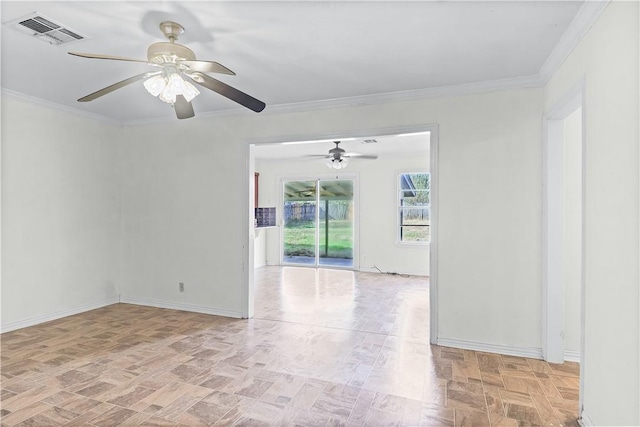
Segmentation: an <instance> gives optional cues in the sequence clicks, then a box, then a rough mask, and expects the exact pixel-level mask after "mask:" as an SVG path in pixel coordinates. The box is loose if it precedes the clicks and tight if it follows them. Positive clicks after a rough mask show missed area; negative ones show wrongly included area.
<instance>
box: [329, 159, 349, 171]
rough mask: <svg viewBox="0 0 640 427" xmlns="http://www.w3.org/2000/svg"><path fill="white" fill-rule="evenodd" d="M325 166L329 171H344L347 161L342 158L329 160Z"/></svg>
mask: <svg viewBox="0 0 640 427" xmlns="http://www.w3.org/2000/svg"><path fill="white" fill-rule="evenodd" d="M327 166H328V167H329V168H331V169H344V168H346V167H347V166H349V159H347V158H346V157H343V158H335V157H332V158H329V159H327Z"/></svg>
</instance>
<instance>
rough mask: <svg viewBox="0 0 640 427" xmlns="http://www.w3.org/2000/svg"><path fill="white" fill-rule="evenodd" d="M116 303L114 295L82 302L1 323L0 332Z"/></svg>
mask: <svg viewBox="0 0 640 427" xmlns="http://www.w3.org/2000/svg"><path fill="white" fill-rule="evenodd" d="M117 303H118V298H117V297H114V298H110V299H107V300H104V301H99V302H94V303H91V304H84V305H81V306H78V307H74V308H70V309H67V310H60V311H56V312H54V313H47V314H42V315H39V316H34V317H30V318H28V319H23V320H18V321H15V322H9V323H3V324H2V326H0V333H5V332H11V331H15V330H17V329H22V328H27V327H29V326H35V325H39V324H40V323H45V322H50V321H52V320H58V319H62V318H63V317H68V316H73V315H74V314H80V313H84V312H85V311H91V310H95V309H97V308H102V307H106V306H108V305H112V304H117Z"/></svg>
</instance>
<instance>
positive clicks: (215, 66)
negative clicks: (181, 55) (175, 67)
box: [180, 61, 236, 76]
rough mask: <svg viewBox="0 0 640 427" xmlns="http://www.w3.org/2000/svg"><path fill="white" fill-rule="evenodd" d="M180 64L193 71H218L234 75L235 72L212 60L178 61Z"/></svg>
mask: <svg viewBox="0 0 640 427" xmlns="http://www.w3.org/2000/svg"><path fill="white" fill-rule="evenodd" d="M180 64H184V65H186V66H188V67H189V68H191V70H193V71H200V72H202V73H219V74H228V75H230V76H235V75H236V73H234V72H233V71H231V70H230V69H228V68H227V67H225V66H224V65H222V64H219V63H217V62H213V61H180Z"/></svg>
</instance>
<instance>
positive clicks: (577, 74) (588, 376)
mask: <svg viewBox="0 0 640 427" xmlns="http://www.w3.org/2000/svg"><path fill="white" fill-rule="evenodd" d="M638 8H639V4H638V2H612V3H611V4H609V6H608V7H607V8H606V9H605V11H604V12H603V13H602V15H601V16H600V18H599V20H598V21H597V22H596V23H595V25H594V26H593V28H592V29H591V31H590V32H589V33H588V34H587V35H586V36H585V37H584V38H583V40H582V41H581V42H580V44H579V45H578V47H577V48H576V49H575V50H574V52H573V53H572V54H571V55H570V56H569V57H568V58H567V59H566V61H565V62H564V63H563V65H562V66H561V68H560V69H559V70H558V71H557V72H556V74H555V75H554V76H553V78H552V79H551V81H550V82H549V84H548V85H547V87H546V91H545V92H546V96H545V103H546V109H547V110H549V109H551V108H552V107H553V106H554V105H555V104H556V103H558V102H559V100H561V99H562V98H563V97H564V96H565V94H566V93H567V91H569V90H570V89H571V88H572V87H574V86H575V84H576V83H577V82H578V81H579V80H580V79H581V78H583V77H584V78H585V82H586V83H585V84H586V87H585V95H584V96H585V98H584V99H585V115H586V123H585V125H586V128H585V129H586V130H585V132H586V134H585V137H586V149H585V151H586V154H585V167H586V172H585V193H584V198H585V236H584V245H585V251H586V253H585V272H584V273H585V278H584V280H585V294H584V298H585V302H584V304H585V316H586V317H585V337H584V346H585V347H584V355H583V357H584V359H583V361H584V366H583V369H584V374H583V377H582V382H583V389H584V395H583V400H584V414H585V416H586V417H585V419H586V420H587V421H588V422H592V423H594V424H595V425H640V411H639V406H640V405H639V403H638V402H640V381H639V380H640V372H639V369H640V330H639V326H638V325H639V319H638V313H639V312H640V307H639V295H638V293H639V288H640V286H639V272H640V266H639V263H640V252H639V218H640V210H639V193H640V189H639V186H640V184H639V172H638V169H639V162H638V159H639V153H638V145H639V143H638V134H639V129H638V120H639V116H640V111H639V106H638V104H639V95H638V93H639V89H640V87H639V84H638V79H639V66H638V63H639V57H638V56H639V49H640V47H639V42H638V40H639V36H640V34H639V31H638V21H639V11H638Z"/></svg>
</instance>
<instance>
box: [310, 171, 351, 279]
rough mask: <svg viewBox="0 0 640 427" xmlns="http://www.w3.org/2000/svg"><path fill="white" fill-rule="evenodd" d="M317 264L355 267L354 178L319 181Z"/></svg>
mask: <svg viewBox="0 0 640 427" xmlns="http://www.w3.org/2000/svg"><path fill="white" fill-rule="evenodd" d="M318 188H319V194H318V202H319V203H318V258H319V259H318V265H323V266H337V267H353V224H354V217H353V214H354V207H353V181H352V180H337V179H336V180H320V181H319V183H318Z"/></svg>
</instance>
